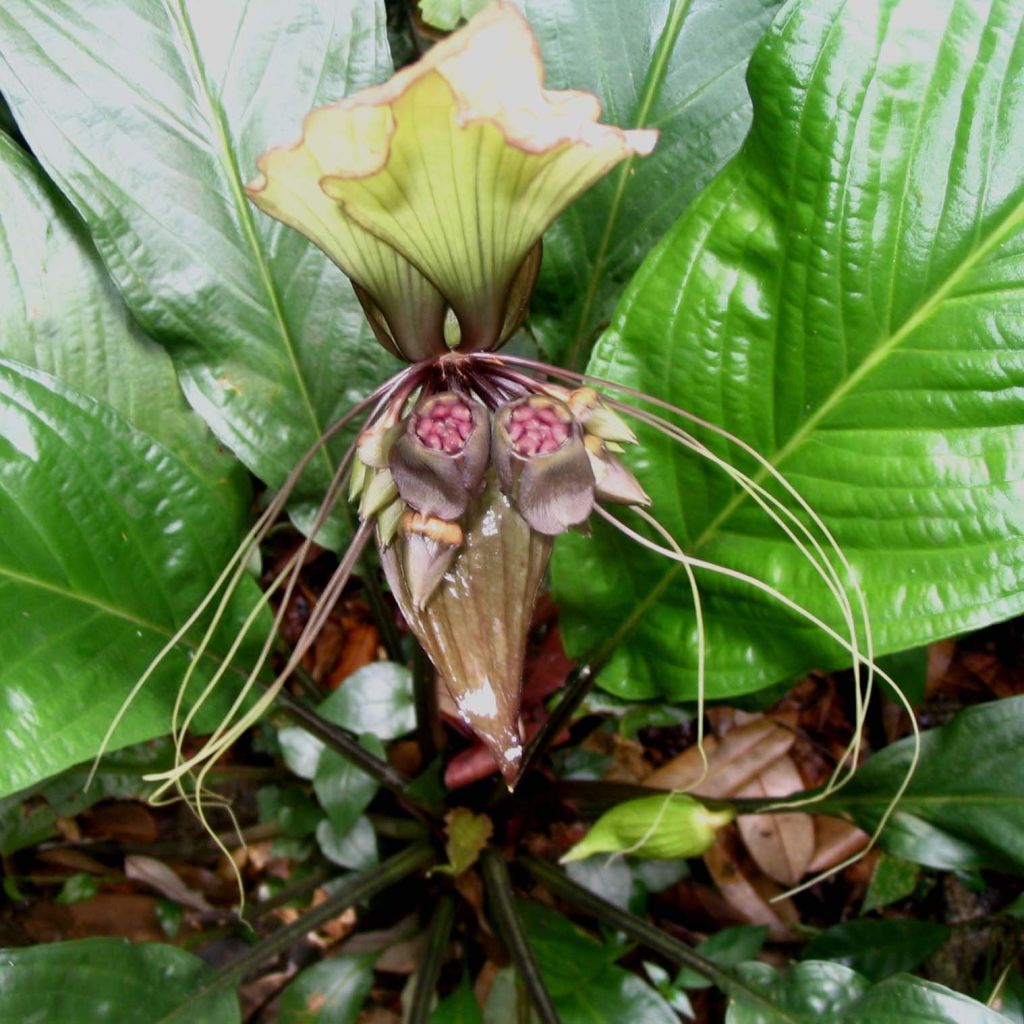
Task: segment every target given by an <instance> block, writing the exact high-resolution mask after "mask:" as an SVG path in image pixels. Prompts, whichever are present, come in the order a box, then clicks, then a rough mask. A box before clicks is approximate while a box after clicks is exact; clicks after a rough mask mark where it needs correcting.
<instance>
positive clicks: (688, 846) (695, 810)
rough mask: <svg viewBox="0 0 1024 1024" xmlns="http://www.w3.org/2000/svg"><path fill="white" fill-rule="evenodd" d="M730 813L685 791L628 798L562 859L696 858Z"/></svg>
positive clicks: (728, 820)
mask: <svg viewBox="0 0 1024 1024" xmlns="http://www.w3.org/2000/svg"><path fill="white" fill-rule="evenodd" d="M734 817H735V815H734V813H733V811H731V810H728V809H726V810H722V811H712V810H710V809H709V808H707V807H705V806H704V805H703V804H702V803H701V802H700V801H699V800H695V799H694V798H693V797H692V796H687V795H686V794H685V793H666V794H664V796H645V797H641V798H640V799H639V800H627V801H626V802H625V803H622V804H619V805H618V806H617V807H613V808H612V809H611V810H610V811H606V812H605V813H604V814H602V815H601V817H600V818H598V819H597V821H596V822H594V826H593V828H591V830H590V831H589V832H588V833H587V834H586V836H585V837H584V838H583V839H582V840H581V841H580V842H578V843H577V844H576V845H575V846H574V847H573V848H572V849H571V850H570V851H569V852H568V853H567V854H566V855H565V856H564V857H562V863H563V864H565V863H568V862H569V861H574V860H583V859H584V858H586V857H591V856H593V855H594V854H595V853H628V854H630V855H631V856H633V857H643V858H645V859H647V860H671V859H673V858H676V857H698V856H700V854H702V853H704V852H705V851H706V850H708V849H709V848H710V847H711V846H712V844H713V843H714V841H715V834H716V833H717V831H718V830H719V829H720V828H721V827H722V826H723V825H728V824H729V822H730V821H732V819H733V818H734Z"/></svg>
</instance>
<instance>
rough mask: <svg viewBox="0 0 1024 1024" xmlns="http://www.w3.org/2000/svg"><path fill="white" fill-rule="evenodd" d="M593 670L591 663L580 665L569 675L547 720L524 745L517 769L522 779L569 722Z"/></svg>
mask: <svg viewBox="0 0 1024 1024" xmlns="http://www.w3.org/2000/svg"><path fill="white" fill-rule="evenodd" d="M594 675H595V670H594V668H593V667H592V666H591V665H589V664H588V665H580V667H579V668H577V669H576V670H575V671H574V672H573V674H572V675H571V676H570V677H569V682H568V683H567V685H566V688H565V692H564V694H563V696H562V699H561V700H560V701H559V702H558V704H557V705H555V708H554V710H553V711H552V712H551V714H550V715H548V718H547V721H546V722H545V723H544V724H543V725H542V726H541V727H540V729H538V730H537V732H536V734H535V735H534V737H533V739H532V740H530V742H529V743H528V744H527V746H526V751H525V753H524V754H523V764H522V767H521V768H520V769H519V778H520V779H522V778H523V777H524V776H525V775H526V773H527V772H528V771H529V770H530V768H532V767H533V764H534V762H535V761H536V760H537V759H538V758H539V757H541V756H542V755H543V754H544V753H545V752H546V751H547V749H548V747H549V746H550V745H551V744H552V743H553V742H554V740H555V737H556V736H558V734H559V733H560V732H561V731H562V730H563V729H564V728H565V727H566V726H567V725H568V724H569V720H570V719H571V718H572V716H573V714H574V713H575V711H576V709H577V708H578V707H579V706H580V703H581V702H582V700H583V698H584V697H586V695H587V693H588V691H589V690H590V687H591V686H592V685H593V682H594Z"/></svg>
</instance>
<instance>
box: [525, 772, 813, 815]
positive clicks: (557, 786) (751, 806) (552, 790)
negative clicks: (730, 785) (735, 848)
mask: <svg viewBox="0 0 1024 1024" xmlns="http://www.w3.org/2000/svg"><path fill="white" fill-rule="evenodd" d="M668 792H670V790H668V789H661V788H658V787H654V786H644V785H642V784H639V783H633V782H603V781H600V780H597V779H560V780H558V781H557V782H553V783H551V784H550V785H548V786H546V787H545V788H544V790H543V791H542V792H540V793H538V794H537V795H536V796H533V797H532V799H534V800H544V801H547V800H573V801H576V802H579V803H581V804H587V805H589V808H588V809H593V810H596V811H598V812H603V811H604V810H605V809H606V808H608V807H614V806H615V805H616V804H621V803H622V802H623V801H624V800H638V799H640V798H641V797H647V796H664V794H665V793H668ZM799 795H800V796H803V795H804V794H803V793H800V794H799ZM693 798H694V799H695V800H699V801H700V802H701V803H702V804H703V805H704V806H705V807H707V808H710V809H711V810H713V811H724V810H731V811H735V812H736V814H784V813H786V808H785V806H782V805H781V804H780V801H779V799H778V798H768V797H765V798H758V797H730V798H729V799H728V800H721V799H716V798H712V797H706V796H701V795H700V794H699V793H694V794H693ZM584 816H586V815H584Z"/></svg>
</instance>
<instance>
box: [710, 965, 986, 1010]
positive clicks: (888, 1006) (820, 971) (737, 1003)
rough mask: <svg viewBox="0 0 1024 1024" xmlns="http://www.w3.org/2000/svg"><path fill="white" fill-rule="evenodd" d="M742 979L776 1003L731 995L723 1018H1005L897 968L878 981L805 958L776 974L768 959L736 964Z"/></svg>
mask: <svg viewBox="0 0 1024 1024" xmlns="http://www.w3.org/2000/svg"><path fill="white" fill-rule="evenodd" d="M741 974H742V975H743V980H744V981H746V982H747V983H748V984H751V985H753V986H754V987H755V988H757V989H759V990H760V991H761V992H762V993H763V994H764V995H765V996H766V997H767V998H768V1000H769V1001H770V1002H772V1003H773V1004H775V1006H776V1007H777V1008H776V1009H772V1010H768V1009H763V1008H761V1007H755V1006H754V1005H752V1004H751V1003H747V1002H745V1001H744V1000H743V999H742V997H738V998H736V999H734V1000H733V1002H732V1003H731V1004H730V1006H729V1011H728V1013H727V1014H726V1018H725V1019H726V1024H819V1022H820V1021H828V1022H829V1024H947V1022H949V1024H952V1022H954V1021H955V1022H956V1024H1001V1022H1002V1024H1005V1022H1004V1018H1003V1017H1001V1016H1000V1015H999V1014H998V1013H996V1012H995V1011H994V1010H990V1009H988V1007H986V1006H984V1005H983V1004H982V1003H979V1002H976V1001H975V1000H973V999H969V998H968V997H967V996H964V995H961V994H960V993H959V992H953V991H952V990H950V989H948V988H945V987H944V986H943V985H937V984H936V983H935V982H932V981H923V980H922V979H920V978H914V977H912V976H910V975H909V974H898V975H894V976H893V977H891V978H887V979H886V980H885V981H883V982H880V983H879V984H877V985H870V984H869V983H868V981H867V979H866V978H864V977H862V976H861V975H859V974H857V972H856V971H853V970H851V969H850V968H849V967H843V966H842V965H841V964H831V963H826V962H823V961H818V960H807V961H805V962H803V963H800V964H796V965H794V966H793V967H791V968H790V969H789V970H788V971H787V972H786V973H785V974H784V975H781V976H780V975H778V974H777V973H776V972H775V970H774V969H773V968H771V967H769V966H768V965H767V964H762V963H749V964H744V965H743V967H742V968H741Z"/></svg>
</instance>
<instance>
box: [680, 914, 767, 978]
mask: <svg viewBox="0 0 1024 1024" xmlns="http://www.w3.org/2000/svg"><path fill="white" fill-rule="evenodd" d="M767 938H768V928H767V927H766V926H764V925H737V926H736V927H734V928H723V929H722V930H721V931H719V932H715V934H714V935H712V936H710V937H709V938H706V939H704V941H703V942H698V943H697V945H696V946H694V949H695V950H696V952H698V953H700V955H701V956H704V957H707V958H708V960H711V961H712V962H714V963H716V964H718V965H719V966H720V967H735V966H736V965H737V964H741V963H744V962H745V961H747V960H753V959H754V957H756V956H757V954H758V953H760V952H761V947H762V946H763V945H764V944H765V940H766V939H767ZM675 984H676V985H677V986H679V987H680V988H708V986H709V985H710V984H711V982H710V981H708V979H707V978H705V977H704V975H703V974H698V973H697V972H696V971H695V970H693V968H692V967H684V968H683V969H682V970H681V971H680V972H679V974H678V976H677V977H676V979H675Z"/></svg>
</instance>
